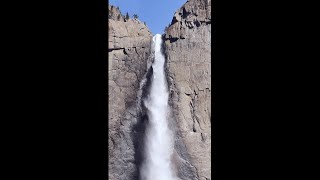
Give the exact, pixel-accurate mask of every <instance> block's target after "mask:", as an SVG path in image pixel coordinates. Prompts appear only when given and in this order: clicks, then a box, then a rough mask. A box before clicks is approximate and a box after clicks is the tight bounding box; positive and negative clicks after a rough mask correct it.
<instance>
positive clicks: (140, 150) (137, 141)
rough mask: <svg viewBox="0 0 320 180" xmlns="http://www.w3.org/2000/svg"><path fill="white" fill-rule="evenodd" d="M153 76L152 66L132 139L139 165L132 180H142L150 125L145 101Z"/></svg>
mask: <svg viewBox="0 0 320 180" xmlns="http://www.w3.org/2000/svg"><path fill="white" fill-rule="evenodd" d="M152 74H153V70H152V66H151V67H150V68H149V70H148V72H147V75H146V79H147V82H146V84H145V85H144V87H143V88H142V97H141V111H140V112H139V114H138V122H137V124H135V125H134V126H133V128H132V132H131V137H133V147H134V159H135V164H136V165H137V171H136V173H135V175H134V176H133V177H132V180H139V179H140V168H141V165H142V163H143V159H144V154H145V153H144V142H145V131H146V127H147V124H148V115H147V108H146V107H145V105H144V103H143V101H144V99H146V98H147V96H148V94H149V91H150V85H151V76H152Z"/></svg>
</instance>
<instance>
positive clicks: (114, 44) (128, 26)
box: [108, 6, 152, 180]
mask: <svg viewBox="0 0 320 180" xmlns="http://www.w3.org/2000/svg"><path fill="white" fill-rule="evenodd" d="M108 24H109V27H108V31H109V32H108V35H109V38H108V41H109V42H108V68H109V69H108V76H109V79H108V84H109V108H108V113H109V117H108V125H109V136H108V141H109V142H108V144H109V146H108V151H109V152H108V156H109V157H108V158H109V180H135V179H138V166H137V164H139V162H138V161H139V151H140V150H138V144H139V143H138V141H139V137H141V133H143V132H141V131H140V130H139V128H137V127H139V125H138V124H137V123H138V121H139V119H141V118H140V115H139V112H140V111H139V109H138V107H139V106H138V105H137V104H138V103H139V100H138V93H139V88H140V84H141V82H140V81H141V80H142V79H143V76H144V75H145V74H146V71H147V65H148V64H147V63H148V58H149V55H150V48H151V40H152V34H151V32H150V31H149V29H148V27H146V25H145V24H144V23H142V22H140V21H139V20H138V19H126V18H125V17H124V16H123V15H121V13H120V11H119V9H118V8H115V7H113V6H109V19H108Z"/></svg>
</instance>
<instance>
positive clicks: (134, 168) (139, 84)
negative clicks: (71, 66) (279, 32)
mask: <svg viewBox="0 0 320 180" xmlns="http://www.w3.org/2000/svg"><path fill="white" fill-rule="evenodd" d="M108 21H109V27H108V30H109V46H108V57H109V58H108V64H109V70H108V74H109V80H108V83H109V118H108V123H109V139H108V141H109V147H108V150H109V180H138V179H139V167H140V164H141V160H142V159H143V147H142V143H143V137H144V128H145V122H146V121H147V120H148V119H147V116H146V112H145V107H143V103H141V99H142V98H143V97H144V94H146V93H147V91H148V86H149V84H150V79H149V77H150V75H151V74H152V68H150V69H149V66H150V64H151V62H152V56H151V40H152V34H151V32H150V31H149V29H148V28H147V27H146V25H145V24H144V23H142V22H140V21H139V20H138V19H127V18H125V17H124V16H123V15H121V13H120V11H119V9H118V8H115V7H113V6H109V19H108ZM211 22H212V20H211V0H189V1H187V2H186V3H185V4H184V5H183V6H182V7H181V8H180V9H178V10H177V11H176V13H175V14H174V17H173V19H172V22H171V24H170V26H169V27H168V28H166V30H165V34H164V35H163V39H164V44H163V52H164V54H165V56H166V65H165V69H166V74H167V80H168V86H169V91H170V96H169V104H170V108H171V112H172V113H171V114H172V116H171V118H170V122H169V123H170V124H171V127H172V130H173V131H174V134H175V152H174V155H173V162H174V164H175V170H176V172H177V175H178V177H179V178H180V179H182V180H209V179H211V90H212V89H211V43H214V41H213V42H211V30H212V29H211V24H212V23H211ZM213 45H214V44H213Z"/></svg>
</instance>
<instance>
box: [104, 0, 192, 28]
mask: <svg viewBox="0 0 320 180" xmlns="http://www.w3.org/2000/svg"><path fill="white" fill-rule="evenodd" d="M185 2H187V0H109V4H110V5H114V6H119V8H120V11H121V13H122V14H123V15H125V14H126V13H127V12H128V13H129V15H130V17H132V15H133V14H137V15H138V16H139V20H140V21H142V22H146V24H147V26H148V27H149V29H150V30H151V32H152V33H153V34H163V32H164V28H165V27H166V26H167V25H169V23H171V20H172V18H173V15H174V13H175V12H176V11H177V10H178V9H179V8H180V7H181V6H182V5H183V4H184V3H185Z"/></svg>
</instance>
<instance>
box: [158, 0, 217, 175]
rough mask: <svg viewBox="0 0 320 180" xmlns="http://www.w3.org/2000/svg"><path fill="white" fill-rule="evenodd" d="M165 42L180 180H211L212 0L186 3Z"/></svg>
mask: <svg viewBox="0 0 320 180" xmlns="http://www.w3.org/2000/svg"><path fill="white" fill-rule="evenodd" d="M164 39H165V44H164V49H165V55H166V59H167V63H166V65H167V67H166V70H167V75H168V81H169V88H170V97H171V98H170V99H169V102H170V104H171V107H172V112H173V119H174V120H175V121H176V131H175V132H176V137H175V138H176V143H175V144H176V146H175V150H176V156H177V158H176V164H177V168H178V173H179V177H180V178H181V179H184V180H187V179H188V180H189V179H190V180H191V179H199V180H207V179H211V90H212V89H211V0H189V1H187V2H186V3H185V4H184V5H183V6H182V7H181V8H180V9H179V10H178V11H177V12H176V13H175V14H174V17H173V20H172V22H171V24H170V26H169V27H168V28H167V29H166V31H165V35H164Z"/></svg>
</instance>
